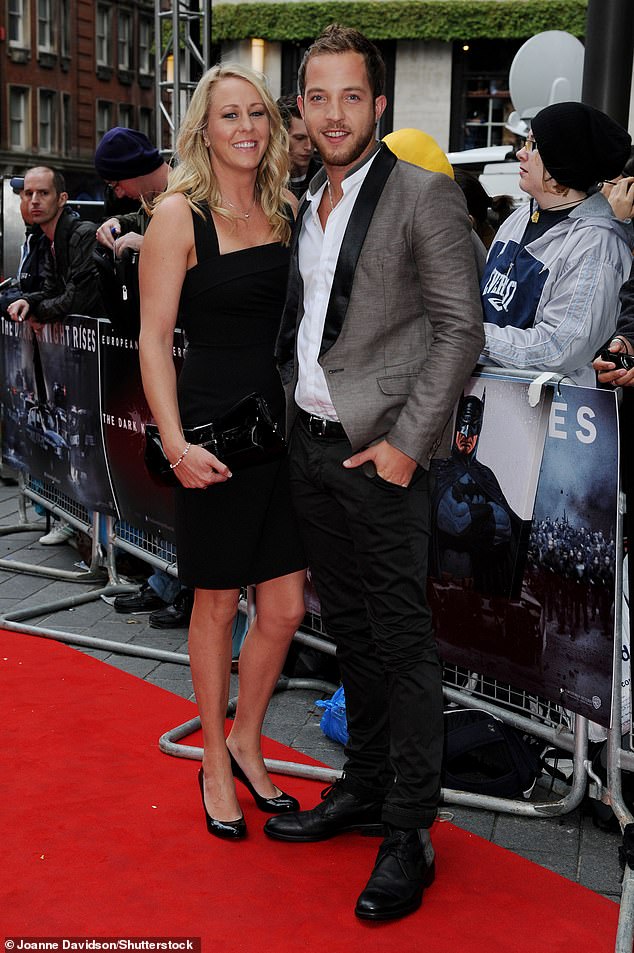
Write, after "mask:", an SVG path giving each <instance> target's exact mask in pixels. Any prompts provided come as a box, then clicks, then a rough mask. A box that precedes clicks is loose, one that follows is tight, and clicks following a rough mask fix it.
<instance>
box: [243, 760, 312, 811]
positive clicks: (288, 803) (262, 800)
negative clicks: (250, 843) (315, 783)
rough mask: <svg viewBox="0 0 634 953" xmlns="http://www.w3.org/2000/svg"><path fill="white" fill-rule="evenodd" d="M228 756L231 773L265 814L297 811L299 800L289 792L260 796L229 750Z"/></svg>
mask: <svg viewBox="0 0 634 953" xmlns="http://www.w3.org/2000/svg"><path fill="white" fill-rule="evenodd" d="M227 750H229V749H227ZM229 757H230V758H231V773H232V774H233V776H234V778H235V779H236V780H237V781H241V782H242V783H243V784H244V786H245V788H246V789H247V791H248V792H249V794H250V795H251V796H252V798H253V800H254V801H255V803H256V804H257V806H258V807H259V808H260V810H261V811H266V813H267V814H286V812H287V811H299V801H298V800H297V798H294V797H292V795H290V794H284V791H282V793H281V794H278V795H277V797H262V795H261V794H258V792H257V791H256V790H255V788H254V787H253V785H252V784H251V782H250V781H249V779H248V777H247V776H246V774H245V773H244V771H243V770H242V768H241V767H240V765H239V764H238V762H237V761H236V759H235V758H234V757H233V755H232V754H231V752H230V751H229Z"/></svg>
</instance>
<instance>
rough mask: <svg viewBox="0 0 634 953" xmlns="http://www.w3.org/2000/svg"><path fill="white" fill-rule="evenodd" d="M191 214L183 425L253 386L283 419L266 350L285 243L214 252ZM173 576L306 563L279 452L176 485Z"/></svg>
mask: <svg viewBox="0 0 634 953" xmlns="http://www.w3.org/2000/svg"><path fill="white" fill-rule="evenodd" d="M204 211H205V216H206V218H205V221H203V220H202V218H201V217H200V216H199V215H197V214H195V213H193V212H192V218H193V222H194V236H195V241H196V255H197V264H196V265H195V266H194V267H193V268H190V269H189V271H188V272H187V274H186V276H185V281H184V283H183V290H182V293H181V302H180V312H179V321H180V324H181V326H182V328H183V330H184V331H185V335H186V338H187V348H186V351H185V358H184V363H183V367H182V370H181V373H180V375H179V379H178V404H179V409H180V415H181V420H182V423H183V426H184V427H196V426H199V425H200V424H205V423H208V421H209V420H210V419H212V418H214V417H217V416H219V415H222V414H224V413H225V412H226V411H228V410H229V409H230V408H231V407H232V406H233V405H234V404H235V403H236V402H237V401H238V400H240V399H241V398H242V397H246V396H247V395H248V394H251V393H253V392H257V393H259V394H261V395H262V396H263V397H264V398H265V399H266V401H267V403H268V405H269V407H270V409H271V411H272V413H273V415H274V417H275V418H276V420H278V421H279V422H280V423H282V422H283V417H284V392H283V389H282V385H281V382H280V378H279V375H278V372H277V367H276V364H275V360H274V357H273V351H274V346H275V338H276V336H277V331H278V327H279V322H280V317H281V314H282V308H283V305H284V295H285V289H286V277H287V272H288V264H289V250H288V248H285V247H283V246H282V245H280V244H279V243H277V242H275V243H273V244H270V245H260V246H258V247H256V248H245V249H242V250H241V251H236V252H230V253H227V254H224V255H221V254H220V249H219V245H218V238H217V235H216V229H215V226H214V223H213V219H212V217H211V215H210V214H209V211H208V209H204ZM175 493H176V521H175V530H176V551H177V554H178V576H179V579H180V580H181V582H182V583H184V585H186V586H190V587H192V588H199V589H234V588H237V587H240V586H245V585H248V584H252V583H258V582H264V581H265V580H267V579H274V578H276V577H277V576H283V575H286V574H287V573H290V572H295V571H297V570H299V569H303V568H304V567H305V565H306V560H305V558H304V553H303V549H302V545H301V542H300V539H299V532H298V529H297V525H296V521H295V515H294V512H293V509H292V505H291V499H290V491H289V484H288V463H287V460H286V458H283V459H282V460H276V461H273V462H272V463H265V464H260V465H258V466H255V467H251V468H249V469H246V470H242V471H238V472H236V473H234V474H233V476H232V477H231V478H230V479H229V480H227V481H226V482H225V483H218V484H213V485H212V486H210V487H208V488H207V489H205V490H189V489H185V488H184V487H181V486H178V487H177V488H176V491H175Z"/></svg>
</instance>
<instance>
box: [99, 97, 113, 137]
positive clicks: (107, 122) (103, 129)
mask: <svg viewBox="0 0 634 953" xmlns="http://www.w3.org/2000/svg"><path fill="white" fill-rule="evenodd" d="M111 128H112V103H107V102H106V101H105V100H103V99H99V100H97V142H101V140H102V138H103V137H104V135H105V134H106V133H107V132H108V130H109V129H111Z"/></svg>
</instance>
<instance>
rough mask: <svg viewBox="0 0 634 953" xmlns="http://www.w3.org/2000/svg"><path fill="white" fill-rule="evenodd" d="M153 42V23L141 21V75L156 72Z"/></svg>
mask: <svg viewBox="0 0 634 953" xmlns="http://www.w3.org/2000/svg"><path fill="white" fill-rule="evenodd" d="M153 42H154V29H153V25H152V22H151V21H150V20H145V19H143V18H141V19H140V20H139V73H144V74H145V75H146V76H147V75H148V74H150V73H153V72H154V56H153V54H152V47H153Z"/></svg>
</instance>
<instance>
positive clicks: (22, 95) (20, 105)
mask: <svg viewBox="0 0 634 953" xmlns="http://www.w3.org/2000/svg"><path fill="white" fill-rule="evenodd" d="M29 94H30V90H28V89H25V88H24V87H22V86H11V87H10V88H9V146H10V147H11V149H27V148H28V146H29V126H28V121H29V112H30V109H29Z"/></svg>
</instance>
